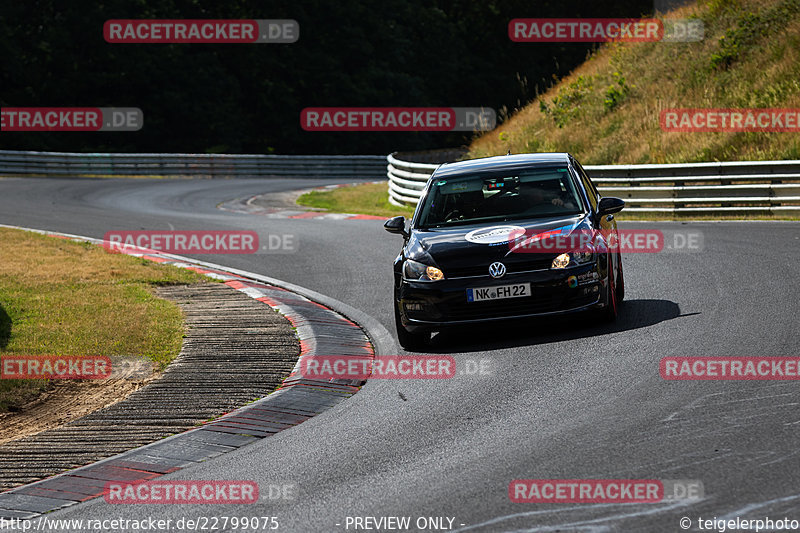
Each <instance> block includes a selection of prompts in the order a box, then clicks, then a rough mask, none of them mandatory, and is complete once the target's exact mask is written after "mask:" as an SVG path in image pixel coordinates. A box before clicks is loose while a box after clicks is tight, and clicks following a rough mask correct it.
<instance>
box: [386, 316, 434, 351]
mask: <svg viewBox="0 0 800 533" xmlns="http://www.w3.org/2000/svg"><path fill="white" fill-rule="evenodd" d="M394 325H395V327H396V328H397V342H399V343H400V346H402V347H403V348H404V349H406V350H409V351H415V350H422V349H424V348H425V347H426V346H427V345H428V342H430V340H431V332H430V331H421V332H416V333H412V332H410V331H408V330H407V329H406V328H405V326H403V323H402V322H401V321H400V311H398V309H397V304H394Z"/></svg>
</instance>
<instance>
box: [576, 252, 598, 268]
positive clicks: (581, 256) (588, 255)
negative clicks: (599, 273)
mask: <svg viewBox="0 0 800 533" xmlns="http://www.w3.org/2000/svg"><path fill="white" fill-rule="evenodd" d="M572 259H574V260H575V262H576V263H577V264H579V265H582V264H583V263H589V262H591V261H594V254H593V253H592V252H590V251H585V252H572Z"/></svg>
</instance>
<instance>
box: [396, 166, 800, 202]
mask: <svg viewBox="0 0 800 533" xmlns="http://www.w3.org/2000/svg"><path fill="white" fill-rule="evenodd" d="M395 155H396V154H391V155H389V156H388V157H387V161H388V165H387V175H388V178H389V201H390V202H391V203H392V204H395V205H416V204H417V202H418V201H419V198H420V195H421V193H422V190H423V189H424V188H425V183H426V182H427V181H428V178H429V177H430V176H431V174H432V173H433V171H434V170H435V169H436V168H437V167H438V166H439V165H436V164H428V163H412V162H409V161H404V160H401V159H398V158H397V157H395ZM583 168H584V169H585V170H586V172H587V173H588V174H589V176H590V177H591V178H592V181H593V182H594V183H595V185H597V188H598V190H599V191H600V194H602V195H604V196H616V197H618V198H622V199H623V200H625V202H626V204H627V207H626V208H625V210H626V211H628V212H641V213H688V214H704V213H709V214H715V213H716V214H720V213H730V214H736V213H743V214H744V213H767V212H769V213H774V214H783V215H798V214H800V161H735V162H721V163H687V164H670V165H588V166H584V167H583Z"/></svg>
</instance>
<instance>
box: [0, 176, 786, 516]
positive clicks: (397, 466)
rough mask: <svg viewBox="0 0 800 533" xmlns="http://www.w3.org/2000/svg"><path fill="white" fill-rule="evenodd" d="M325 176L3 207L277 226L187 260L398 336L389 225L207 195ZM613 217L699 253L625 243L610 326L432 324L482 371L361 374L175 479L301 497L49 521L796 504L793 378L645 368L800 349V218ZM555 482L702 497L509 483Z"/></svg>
mask: <svg viewBox="0 0 800 533" xmlns="http://www.w3.org/2000/svg"><path fill="white" fill-rule="evenodd" d="M330 183H331V181H329V180H317V181H313V180H299V179H298V180H287V179H274V180H267V179H259V180H256V179H236V180H115V179H103V180H99V179H98V180H92V179H3V180H0V223H3V224H13V225H19V226H25V227H32V228H39V229H47V230H53V231H60V232H66V233H73V234H79V235H88V236H92V237H103V235H104V234H105V232H107V231H111V230H141V229H148V230H167V229H175V230H190V229H197V230H200V229H202V230H231V229H250V230H256V231H259V232H262V233H263V232H268V233H274V234H291V235H293V236H294V238H295V240H296V241H297V242H298V243H299V250H298V251H297V253H290V254H255V255H205V256H195V257H197V258H198V259H202V260H206V261H211V262H215V263H220V264H224V265H226V266H230V267H234V268H239V269H243V270H248V271H252V272H256V273H259V274H263V275H267V276H272V277H275V278H278V279H281V280H285V281H288V282H291V283H295V284H298V285H301V286H303V287H306V288H309V289H313V290H315V291H318V292H321V293H323V294H325V295H328V296H330V297H332V298H335V299H338V300H340V301H342V302H344V303H346V304H348V305H350V306H353V307H355V308H357V309H359V310H361V311H363V312H365V313H367V314H369V315H371V316H372V317H374V318H375V319H377V320H378V321H379V322H380V323H382V324H383V325H384V326H385V327H386V328H387V329H389V330H390V331H393V329H394V326H393V319H392V315H391V311H392V310H391V303H390V302H391V263H392V260H393V259H394V257H395V255H396V254H397V251H398V250H399V248H400V245H401V238H400V237H399V236H395V235H390V234H388V233H386V232H385V231H384V230H383V228H382V224H381V222H380V221H375V220H313V219H310V220H303V219H278V218H267V217H263V216H256V215H244V214H237V213H231V212H225V211H221V210H219V209H217V207H216V206H217V205H218V204H219V203H221V202H224V201H227V200H231V199H234V198H239V197H247V196H251V195H255V194H260V193H265V192H279V191H288V190H293V189H298V188H306V187H311V186H317V185H324V184H330ZM621 226H622V227H629V228H632V227H636V228H643V227H647V228H652V227H655V228H660V229H665V230H677V231H689V230H691V231H699V232H702V234H703V241H704V249H703V250H702V251H699V252H694V253H666V252H665V253H656V254H628V255H626V256H625V257H624V265H625V275H626V289H627V294H626V302H625V304H624V305H623V307H622V310H621V318H620V320H619V321H618V322H617V323H616V324H615V325H612V326H603V327H599V326H595V327H588V326H584V327H581V326H580V325H579V324H580V322H581V320H580V318H578V319H577V320H576V319H575V318H572V319H570V320H564V319H558V320H556V319H550V320H543V321H535V322H522V323H520V322H508V323H496V324H494V325H492V326H490V327H483V328H470V329H466V330H456V331H453V332H449V333H448V334H445V335H439V336H437V337H436V338H434V343H433V346H432V348H431V353H441V354H450V355H453V356H454V357H455V358H456V361H457V364H458V366H459V368H465V367H466V366H467V365H474V364H477V363H478V362H479V361H488V363H485V365H488V366H487V367H485V368H488V369H489V370H490V371H489V372H487V373H484V374H483V375H467V374H459V375H457V376H456V377H455V378H453V379H449V380H414V381H411V380H408V381H401V380H375V379H373V380H370V381H369V382H368V383H367V385H366V386H364V387H363V389H362V390H361V391H360V392H359V393H358V394H356V395H355V396H353V397H352V398H351V399H349V400H348V401H346V402H343V403H342V404H340V405H339V406H338V407H336V408H333V409H331V410H328V411H327V412H325V413H323V414H321V415H319V416H317V417H315V418H313V419H311V420H309V421H308V422H305V423H303V424H301V425H300V426H298V427H295V428H292V429H289V430H287V431H283V432H281V433H279V434H278V435H277V436H275V437H271V438H268V439H263V440H261V441H259V442H257V443H255V444H253V445H251V446H248V447H245V448H243V449H241V450H239V451H237V452H232V453H229V454H226V455H223V456H221V457H219V458H216V459H213V460H210V461H208V462H206V463H203V464H200V465H197V466H193V467H190V468H187V469H184V470H181V471H179V472H177V473H176V474H172V475H171V476H168V477H172V478H175V479H206V480H214V479H236V480H255V481H257V482H258V483H259V484H260V486H261V487H262V492H263V491H264V490H265V489H264V487H267V486H268V485H270V484H280V483H296V484H297V487H298V489H299V490H298V494H297V495H296V497H295V498H294V499H293V500H276V501H275V502H265V503H258V504H253V505H242V506H230V505H227V506H225V505H222V506H208V505H206V506H201V505H185V506H181V505H160V506H154V505H110V504H107V503H106V502H105V501H103V499H96V500H93V501H90V502H88V503H85V504H81V505H78V506H74V507H72V508H69V509H67V510H64V511H60V512H56V513H53V514H51V515H48V517H49V518H54V519H55V518H79V519H89V518H144V517H147V516H153V517H157V518H165V519H166V518H171V519H172V520H173V521H176V520H178V519H180V518H182V517H183V518H196V517H201V516H221V515H227V516H277V517H278V521H279V524H280V527H279V529H278V530H279V531H298V532H306V531H346V530H349V531H354V530H355V529H354V528H353V526H352V525H350V527H349V529H346V524H347V522H346V521H347V517H368V516H369V517H389V516H408V517H411V523H412V524H414V523H415V522H416V521H417V519H418V518H420V517H446V519H445V520H444V526H443V529H438V530H439V531H441V530H448V529H450V530H458V531H680V530H681V529H680V526H679V520H680V519H681V518H682V517H688V518H690V519H691V520H692V526H691V527H692V529H693V530H698V529H697V524H696V523H697V520H698V518H700V517H702V518H703V519H708V518H714V517H717V518H726V519H728V518H736V517H740V518H754V519H756V518H765V517H770V518H772V519H775V520H777V519H779V518H784V517H788V518H790V519H798V520H800V473H799V472H800V446H798V445H799V444H800V409H798V405H800V391H799V390H798V389H797V385H796V383H793V382H791V381H728V382H724V381H665V380H663V379H662V378H661V377H660V376H659V361H660V359H661V358H662V357H666V356H797V355H800V354H798V347H799V346H800V331H798V324H799V323H800V320H798V310H800V304H798V302H800V283H798V280H800V224H798V223H792V222H775V223H771V222H750V223H738V222H724V223H712V222H707V223H693V224H691V225H687V224H683V225H682V224H677V223H658V224H647V223H638V224H633V223H628V224H625V223H621ZM576 324H578V325H576ZM468 361H470V362H469V363H468ZM554 478H564V479H578V478H590V479H598V478H610V479H660V480H675V479H682V480H699V481H701V482H702V484H703V487H704V492H705V497H704V498H701V499H699V500H697V499H696V500H673V501H667V502H662V503H648V504H642V503H638V504H568V505H566V504H531V503H513V502H511V501H510V499H509V496H508V486H509V482H511V481H512V480H514V479H554ZM162 479H163V478H162ZM448 519H453V522H452V526H449V524H450V522H449V521H448ZM173 523H174V522H173ZM441 527H442V526H440V528H441ZM360 530H361V531H364V530H365V529H360ZM381 530H388V529H381ZM411 530H412V531H417V529H416V528H412V529H411ZM423 530H426V531H433V530H437V529H434V528H431V527H429V528H427V529H423Z"/></svg>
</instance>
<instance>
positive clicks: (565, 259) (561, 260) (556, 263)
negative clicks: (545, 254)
mask: <svg viewBox="0 0 800 533" xmlns="http://www.w3.org/2000/svg"><path fill="white" fill-rule="evenodd" d="M568 265H569V254H561V255H559V256H558V257H556V258H555V259H553V263H552V264H551V265H550V268H567V266H568Z"/></svg>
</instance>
